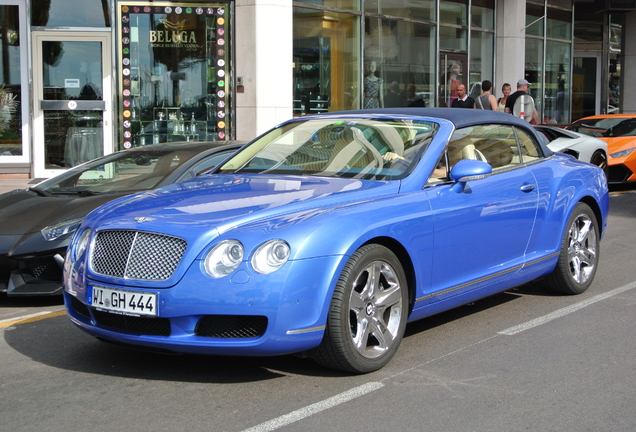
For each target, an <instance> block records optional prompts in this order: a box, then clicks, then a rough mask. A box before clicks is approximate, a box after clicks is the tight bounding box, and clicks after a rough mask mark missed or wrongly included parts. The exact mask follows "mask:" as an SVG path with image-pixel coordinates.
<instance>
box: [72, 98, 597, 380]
mask: <svg viewBox="0 0 636 432" xmlns="http://www.w3.org/2000/svg"><path fill="white" fill-rule="evenodd" d="M541 143H542V141H540V140H539V138H538V136H537V135H536V132H535V131H534V130H533V128H532V127H531V126H530V125H529V124H528V123H527V122H524V121H522V120H519V119H517V118H515V117H513V116H511V115H508V114H502V113H498V112H491V111H481V110H462V109H451V108H443V109H435V108H422V109H419V108H406V109H391V110H389V109H386V110H363V111H347V112H340V113H328V114H323V115H316V116H308V117H301V118H296V119H293V120H290V121H288V122H286V123H283V124H281V125H279V126H277V127H275V128H274V129H272V130H270V131H269V132H267V133H265V134H263V135H262V136H260V137H258V138H256V139H255V140H254V141H252V142H251V143H249V144H248V145H246V146H244V147H243V148H242V149H241V150H239V151H238V152H237V153H235V154H234V155H233V156H231V157H230V158H229V159H227V160H226V161H224V162H222V163H221V164H219V166H218V167H217V168H215V170H214V171H213V172H212V173H210V174H208V175H204V176H201V177H197V178H194V179H192V180H188V181H185V182H183V183H178V184H174V185H171V186H167V187H164V188H161V189H157V190H154V191H149V192H144V193H140V194H136V195H131V196H128V197H125V198H121V199H118V200H115V201H112V202H109V203H108V204H105V205H103V206H102V207H99V208H98V209H96V210H95V211H93V212H92V213H90V214H89V216H88V217H86V219H85V220H84V222H83V223H82V225H81V227H80V228H79V229H78V230H77V233H76V234H75V237H74V239H73V241H72V243H71V245H70V246H69V248H68V252H67V256H66V259H65V263H64V299H65V304H66V308H67V312H68V315H69V317H70V318H71V320H72V321H73V323H75V324H76V325H77V326H78V327H80V328H81V329H82V330H85V331H86V332H88V333H89V334H91V335H93V336H96V337H97V338H99V339H100V340H104V341H110V342H115V343H119V344H124V345H131V346H137V347H141V348H144V349H156V350H158V351H163V352H165V351H170V352H180V353H200V354H224V355H250V356H258V355H263V356H265V355H278V354H288V353H300V354H303V355H309V356H311V357H313V358H315V359H316V361H317V362H318V363H320V364H322V365H324V366H327V367H331V368H336V369H341V370H345V371H350V372H354V373H364V372H370V371H373V370H377V369H379V368H381V367H383V366H384V365H385V364H387V362H389V360H390V359H391V357H392V356H393V355H394V354H395V352H396V351H397V349H398V346H399V344H400V341H401V340H402V337H403V334H404V329H405V326H406V324H407V322H409V321H414V320H418V319H421V318H424V317H427V316H430V315H433V314H436V313H439V312H442V311H445V310H448V309H450V308H454V307H456V306H460V305H463V304H465V303H468V302H472V301H474V300H476V299H479V298H482V297H485V296H489V295H492V294H495V293H498V292H501V291H504V290H507V289H509V288H512V287H514V286H517V285H520V284H523V283H526V282H529V281H532V280H535V279H539V278H541V280H542V281H543V284H544V285H545V286H547V287H548V288H550V289H552V290H554V291H556V292H560V293H564V294H577V293H581V292H583V291H585V290H586V289H587V288H588V287H589V286H590V284H591V283H592V280H593V278H594V275H595V273H596V270H597V266H598V262H599V250H600V249H599V246H600V239H601V237H602V234H603V232H604V230H605V227H606V224H607V213H608V203H609V200H608V190H607V182H606V178H605V175H604V173H603V171H602V170H601V169H600V168H598V167H597V166H594V165H591V164H588V163H585V162H580V161H577V160H576V159H574V158H573V157H571V156H567V155H564V154H559V153H556V154H555V153H552V152H551V151H550V150H549V149H548V148H547V147H545V146H544V145H542V144H541Z"/></svg>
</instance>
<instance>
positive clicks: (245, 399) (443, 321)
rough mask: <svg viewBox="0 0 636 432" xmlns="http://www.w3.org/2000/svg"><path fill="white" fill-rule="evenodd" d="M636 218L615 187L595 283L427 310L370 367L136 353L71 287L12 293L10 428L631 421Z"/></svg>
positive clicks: (6, 312)
mask: <svg viewBox="0 0 636 432" xmlns="http://www.w3.org/2000/svg"><path fill="white" fill-rule="evenodd" d="M635 227H636V193H634V192H625V193H617V194H616V193H615V194H613V195H612V198H611V210H610V220H609V228H608V230H607V232H606V235H605V238H604V239H603V241H602V242H601V262H600V266H599V270H598V273H597V275H596V279H595V281H594V283H593V285H592V286H591V287H590V289H589V290H588V291H587V292H585V293H584V294H582V295H579V296H555V295H551V294H548V293H546V292H545V291H543V290H542V289H541V288H539V287H537V286H535V285H531V284H530V285H525V286H523V287H520V288H518V289H515V290H511V291H508V292H505V293H502V294H499V295H496V296H493V297H490V298H488V299H485V300H482V301H479V302H476V303H474V304H472V305H468V306H464V307H461V308H458V309H456V310H453V311H450V312H447V313H444V314H440V315H437V316H435V317H432V318H429V319H425V320H422V321H419V322H417V323H414V324H411V325H409V326H408V327H407V335H406V337H405V339H404V341H403V342H402V345H401V347H400V350H399V351H398V353H397V355H396V357H394V359H393V360H392V361H391V363H389V365H388V366H387V367H385V368H384V369H382V370H380V371H378V372H375V373H372V374H368V375H362V376H348V375H345V374H340V373H337V372H332V371H329V370H325V369H322V368H320V367H318V366H316V365H315V364H314V363H313V362H312V361H311V360H307V359H299V358H295V357H293V356H284V357H274V358H231V357H199V356H163V355H157V354H152V353H145V352H138V351H131V350H127V349H125V348H121V347H117V346H114V345H109V344H105V343H101V342H99V341H97V340H94V339H93V338H91V337H90V336H88V335H86V334H84V333H82V332H81V331H80V330H78V329H76V328H74V327H73V326H72V325H71V324H70V322H69V321H68V319H67V318H66V317H65V316H64V315H63V314H60V312H58V311H60V310H61V309H62V306H61V304H60V302H59V300H55V299H37V300H36V299H30V300H29V299H27V300H24V299H7V298H6V297H4V298H2V297H0V419H1V421H0V430H2V431H5V430H6V431H32V430H47V431H68V430H93V431H106V430H108V431H123V430H126V431H128V430H136V431H151V430H152V431H185V430H188V431H243V430H253V431H269V430H282V431H292V430H293V431H296V430H303V431H331V430H347V431H362V430H364V431H387V430H395V431H398V430H399V431H407V430H408V431H411V430H426V431H488V432H497V431H506V432H508V431H520V430H528V431H564V430H568V431H570V430H572V431H630V432H631V431H633V430H635V429H636V410H634V401H636V367H635V366H636V338H634V334H635V333H636V308H635V306H636V265H635V262H634V258H633V256H634V248H635V246H634V245H636V230H635V229H634V228H635ZM34 314H40V315H35V316H34ZM250 428H251V429H250Z"/></svg>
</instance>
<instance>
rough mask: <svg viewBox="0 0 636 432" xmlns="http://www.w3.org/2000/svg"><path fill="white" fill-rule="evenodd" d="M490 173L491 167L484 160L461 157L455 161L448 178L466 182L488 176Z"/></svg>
mask: <svg viewBox="0 0 636 432" xmlns="http://www.w3.org/2000/svg"><path fill="white" fill-rule="evenodd" d="M491 173H492V167H491V166H490V165H489V164H487V163H486V162H482V161H478V160H472V159H462V160H460V161H459V162H457V163H456V164H455V165H454V166H453V169H451V172H450V178H451V180H453V181H454V182H458V183H466V182H468V181H473V180H479V179H482V178H486V177H488V176H489V175H490V174H491Z"/></svg>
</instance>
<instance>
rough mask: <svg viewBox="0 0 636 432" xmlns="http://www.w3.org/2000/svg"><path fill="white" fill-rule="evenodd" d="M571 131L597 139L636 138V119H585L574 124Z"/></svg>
mask: <svg viewBox="0 0 636 432" xmlns="http://www.w3.org/2000/svg"><path fill="white" fill-rule="evenodd" d="M569 129H571V130H574V131H576V132H579V133H582V134H585V135H589V136H593V137H597V138H609V137H619V136H636V118H629V117H610V118H601V119H583V120H579V121H577V122H575V123H573V124H572V126H571V127H570V128H569Z"/></svg>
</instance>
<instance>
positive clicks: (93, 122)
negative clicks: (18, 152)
mask: <svg viewBox="0 0 636 432" xmlns="http://www.w3.org/2000/svg"><path fill="white" fill-rule="evenodd" d="M110 39H111V33H109V32H57V31H56V32H49V31H46V32H33V97H34V100H33V123H34V124H33V132H34V133H33V147H34V152H33V163H34V167H33V170H34V174H35V176H36V177H51V176H53V175H55V174H57V173H59V172H61V171H62V170H66V169H68V168H70V167H73V166H75V165H78V164H80V163H82V162H86V161H88V160H91V159H94V158H96V157H99V156H102V155H104V154H108V153H111V152H112V151H113V141H112V135H113V134H112V114H111V106H112V103H111V95H112V89H111V69H112V68H111V62H110V55H111V45H110V44H111V42H110Z"/></svg>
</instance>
